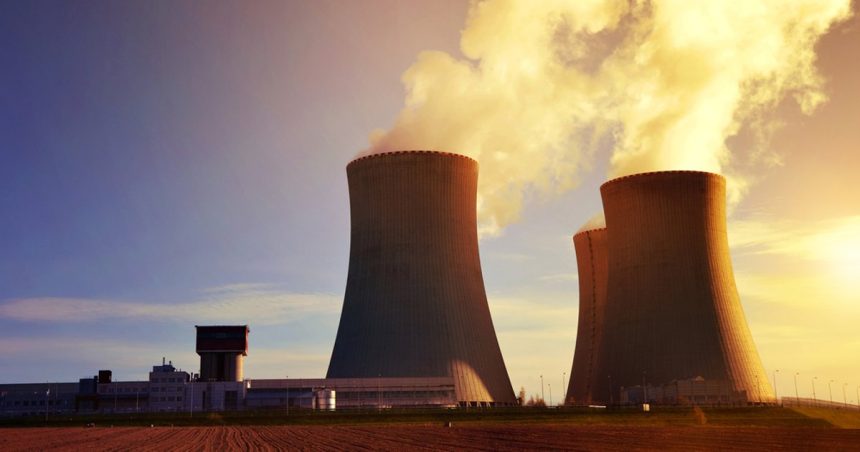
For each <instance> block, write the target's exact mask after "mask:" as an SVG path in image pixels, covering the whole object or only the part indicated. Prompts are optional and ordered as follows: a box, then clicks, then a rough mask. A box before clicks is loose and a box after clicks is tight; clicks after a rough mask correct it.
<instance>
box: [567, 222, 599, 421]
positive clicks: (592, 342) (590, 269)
mask: <svg viewBox="0 0 860 452" xmlns="http://www.w3.org/2000/svg"><path fill="white" fill-rule="evenodd" d="M573 247H574V250H575V251H576V267H577V272H578V275H579V324H578V327H577V329H576V348H575V350H574V354H573V368H572V369H571V371H570V383H568V388H567V397H566V398H565V402H566V403H571V404H577V405H582V404H590V403H592V402H594V401H595V400H602V398H601V397H599V396H598V394H600V392H599V389H604V388H605V386H606V385H605V384H603V383H604V382H603V380H604V379H606V375H604V374H603V372H602V371H601V370H600V369H597V368H596V365H597V357H598V354H599V353H600V343H601V340H602V338H603V318H604V308H605V305H606V279H607V275H608V268H607V259H606V228H599V229H591V230H586V231H581V232H578V233H577V234H576V235H574V236H573ZM606 391H608V389H604V391H603V393H604V394H608V392H606Z"/></svg>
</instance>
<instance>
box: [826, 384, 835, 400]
mask: <svg viewBox="0 0 860 452" xmlns="http://www.w3.org/2000/svg"><path fill="white" fill-rule="evenodd" d="M834 381H836V380H830V381H828V382H827V389H828V390H829V391H830V405H831V406H833V387H832V386H831V385H832V384H833V382H834Z"/></svg>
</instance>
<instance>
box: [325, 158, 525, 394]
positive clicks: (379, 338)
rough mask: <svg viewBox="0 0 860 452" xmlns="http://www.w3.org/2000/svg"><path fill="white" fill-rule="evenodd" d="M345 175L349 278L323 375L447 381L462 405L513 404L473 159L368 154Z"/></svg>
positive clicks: (357, 161) (330, 376)
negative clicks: (490, 294)
mask: <svg viewBox="0 0 860 452" xmlns="http://www.w3.org/2000/svg"><path fill="white" fill-rule="evenodd" d="M347 178H348V181H349V200H350V215H351V221H352V236H351V242H350V255H349V274H348V276H347V283H346V294H345V296H344V302H343V311H342V313H341V318H340V325H339V326H338V331H337V338H336V340H335V344H334V350H333V352H332V357H331V362H330V363H329V368H328V374H327V378H361V377H377V376H383V377H433V376H452V377H454V382H455V390H456V393H457V399H458V400H459V401H460V402H461V403H470V402H475V403H492V404H512V403H514V394H513V390H512V388H511V383H510V380H509V378H508V374H507V371H506V370H505V364H504V361H503V360H502V354H501V351H500V349H499V344H498V341H497V340H496V334H495V330H494V328H493V323H492V319H491V318H490V311H489V306H488V305H487V297H486V293H485V291H484V281H483V277H482V275H481V263H480V258H479V255H478V235H477V220H476V214H475V205H476V204H475V203H476V196H477V183H478V164H477V162H476V161H474V160H472V159H470V158H468V157H465V156H461V155H456V154H449V153H442V152H429V151H416V152H393V153H386V154H375V155H371V156H368V157H362V158H359V159H356V160H354V161H352V162H351V163H350V164H349V165H347Z"/></svg>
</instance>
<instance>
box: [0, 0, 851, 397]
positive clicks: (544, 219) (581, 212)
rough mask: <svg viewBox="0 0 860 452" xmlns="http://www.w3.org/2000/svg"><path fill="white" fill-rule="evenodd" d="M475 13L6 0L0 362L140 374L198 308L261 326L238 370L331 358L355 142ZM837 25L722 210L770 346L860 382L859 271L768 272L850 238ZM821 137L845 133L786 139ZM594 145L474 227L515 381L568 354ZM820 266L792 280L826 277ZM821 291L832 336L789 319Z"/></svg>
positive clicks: (263, 371)
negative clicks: (495, 219)
mask: <svg viewBox="0 0 860 452" xmlns="http://www.w3.org/2000/svg"><path fill="white" fill-rule="evenodd" d="M466 14H467V4H466V2H463V1H445V2H426V3H414V4H412V3H410V4H405V3H402V2H397V1H393V0H392V1H374V2H366V3H365V2H328V1H326V2H274V1H272V2H254V3H253V4H239V3H229V2H206V3H204V2H191V1H187V2H167V1H154V2H121V3H117V2H103V1H92V2H83V1H71V2H60V1H56V2H55V1H26V2H25V1H19V2H5V3H3V4H2V6H0V61H3V66H4V70H2V71H0V362H2V364H0V368H2V372H0V382H25V381H45V380H50V381H73V380H76V379H77V378H81V377H85V376H88V375H92V374H93V373H94V372H96V371H97V370H98V369H102V368H110V369H113V370H114V372H115V375H116V377H117V378H119V379H135V378H144V376H145V373H146V372H147V370H148V366H151V365H153V364H156V363H158V362H160V359H161V357H162V356H166V357H167V358H168V359H172V360H173V361H174V363H175V364H177V365H178V366H180V367H183V368H185V369H195V368H196V365H197V358H196V355H195V354H194V352H193V346H194V345H193V344H194V342H193V335H194V328H193V326H194V325H195V324H205V323H216V322H217V323H249V324H250V326H251V336H250V338H251V350H250V353H249V356H248V358H247V365H246V375H247V376H248V377H250V378H274V377H281V376H284V375H290V376H291V377H320V376H323V375H324V374H325V369H326V367H327V364H328V358H329V354H330V352H331V347H332V345H333V341H334V335H335V332H336V327H337V320H338V316H339V312H340V303H341V297H342V294H343V288H344V285H345V278H346V268H347V261H348V249H349V216H348V214H349V205H348V196H347V187H346V175H345V169H344V168H345V165H346V163H348V162H349V161H350V160H351V159H352V158H353V157H354V156H355V154H356V153H357V152H359V151H360V150H362V149H364V148H366V147H367V144H368V134H369V132H370V131H371V130H373V129H375V128H380V127H383V128H384V127H388V126H390V125H391V124H392V122H393V120H394V118H395V117H396V115H397V114H398V112H399V111H400V109H401V107H402V105H403V87H402V85H401V81H400V77H401V74H402V73H403V71H404V70H406V69H407V68H408V67H409V66H410V65H411V64H412V63H413V62H414V61H415V58H416V55H418V53H419V52H421V51H422V50H426V49H437V50H442V51H445V52H448V53H450V54H452V55H454V56H455V57H462V54H461V52H460V50H459V40H460V30H462V29H463V27H464V23H465V20H466ZM849 25H850V26H846V27H843V28H840V29H839V33H838V34H834V35H832V36H831V35H828V36H827V37H825V40H824V41H823V43H822V45H821V46H819V53H820V59H819V64H820V65H821V67H822V71H823V72H824V74H825V76H826V77H827V78H828V80H829V83H830V85H828V86H829V88H828V90H829V93H830V95H831V101H830V103H828V104H826V105H825V106H824V107H822V108H821V110H819V111H818V112H816V113H815V114H813V115H812V116H802V115H800V114H799V113H797V111H796V108H795V107H792V106H789V105H783V106H780V107H779V108H778V109H777V110H776V113H775V114H777V115H778V116H779V117H780V118H782V120H783V122H784V123H786V124H788V126H789V127H786V128H784V129H782V130H781V131H779V132H777V133H776V134H775V136H774V138H773V143H774V146H777V147H781V148H783V149H784V152H783V153H782V155H783V156H784V162H783V163H782V165H781V166H777V167H775V168H773V169H771V170H769V171H768V172H767V173H765V174H762V175H761V178H760V180H759V181H758V182H757V184H758V185H757V189H756V190H753V191H752V192H751V194H750V195H748V196H747V197H746V198H745V199H744V201H743V202H742V203H741V204H740V205H738V206H737V208H736V210H735V211H734V213H733V215H732V218H730V234H733V236H732V240H733V244H734V246H733V253H734V259H735V271H736V274H737V277H738V284H739V287H740V290H741V298H742V300H744V307H745V309H746V311H747V314H748V317H749V318H750V325H751V329H752V332H753V335H754V337H755V339H756V341H757V344H758V345H759V350H760V353H761V354H762V358H763V361H764V363H765V366H766V367H767V368H768V370H769V371H772V370H773V369H776V368H781V369H788V368H789V367H791V368H796V369H797V371H802V372H804V374H809V375H812V374H813V373H814V374H816V375H820V376H821V377H820V378H825V377H826V378H838V379H841V381H845V382H848V381H856V382H857V383H860V369H858V368H857V365H856V360H854V363H853V364H844V363H843V364H838V363H836V360H835V359H833V358H832V357H833V356H843V355H850V356H857V355H856V353H857V352H858V351H860V342H858V340H857V338H858V336H857V335H856V332H855V331H856V330H854V329H853V327H850V325H848V324H847V323H845V322H842V321H841V320H839V319H838V317H840V314H839V312H840V310H841V309H845V311H844V312H847V313H852V314H855V313H857V310H856V309H857V307H856V302H858V301H860V300H858V299H857V295H856V293H857V291H855V290H853V289H855V288H856V285H854V286H850V288H849V289H850V290H849V289H845V290H839V291H838V293H836V292H834V294H828V295H827V297H828V298H829V299H831V300H834V299H835V300H836V301H833V302H832V303H833V304H828V303H824V304H823V305H819V306H818V307H817V308H816V309H818V311H810V309H812V308H810V307H809V306H808V305H807V304H806V303H802V302H799V301H796V300H788V299H787V298H786V296H784V294H783V293H782V292H778V288H784V287H786V284H785V282H784V280H779V279H775V278H776V276H775V274H774V273H773V269H775V268H776V269H781V268H783V267H785V268H787V269H791V268H797V265H799V264H797V262H796V261H795V260H792V259H800V260H802V261H803V265H806V266H817V267H818V268H820V267H822V265H824V266H826V263H825V264H822V259H824V258H820V259H819V258H816V257H812V258H810V257H809V256H808V253H807V254H803V253H804V251H803V250H799V251H798V250H797V249H795V248H791V247H786V246H784V245H785V243H788V242H791V243H797V242H796V240H795V239H796V238H797V237H798V236H801V237H803V238H804V240H806V239H807V238H808V239H809V240H812V241H813V242H815V240H814V239H815V237H818V235H815V234H817V233H819V232H821V231H824V232H821V234H819V235H821V237H824V238H823V239H821V240H829V238H830V237H833V236H834V235H833V234H836V235H835V236H836V237H839V234H843V236H845V237H848V238H850V240H855V239H856V240H857V241H853V242H852V241H849V242H848V244H847V245H845V246H847V247H851V250H854V251H856V248H855V246H857V245H860V239H858V238H857V237H860V235H858V234H857V232H856V231H857V230H858V229H857V228H858V227H860V222H857V221H856V216H857V215H860V210H858V208H857V205H860V204H858V202H860V198H858V192H860V190H858V187H857V182H856V174H854V173H856V168H857V166H856V165H855V164H857V163H860V162H858V160H857V152H856V144H857V142H858V138H860V137H858V132H857V127H856V118H857V117H858V116H856V115H858V114H860V109H858V105H860V93H858V90H857V88H856V80H857V78H856V77H857V76H858V68H860V65H858V64H857V63H856V54H857V44H856V43H857V42H860V41H858V40H857V39H856V38H857V36H858V27H857V21H856V19H852V21H851V24H849ZM846 55H853V56H854V57H855V58H854V61H855V62H854V63H853V65H852V64H849V63H850V61H849V63H844V61H845V59H846V58H848V57H846ZM852 115H854V116H852ZM852 117H853V118H854V121H851V118H852ZM815 137H831V138H832V139H833V140H836V139H838V140H839V141H838V143H836V142H834V143H833V144H832V145H831V146H830V147H831V148H838V149H836V151H833V152H832V153H830V154H827V155H826V156H825V157H824V158H821V157H817V156H816V154H815V153H812V152H807V151H804V150H801V149H799V146H800V144H804V145H805V144H807V141H812V140H814V139H815ZM833 137H835V138H833ZM804 140H807V141H804ZM798 143H799V144H798ZM793 146H796V147H793ZM850 149H853V150H850ZM852 165H854V166H852ZM607 168H608V158H607V156H606V155H604V154H600V153H598V154H597V155H596V156H595V157H594V158H593V159H591V160H590V161H588V162H587V165H586V168H584V169H583V171H582V174H581V175H580V183H579V185H578V186H577V187H576V189H575V190H571V191H567V192H565V193H562V194H559V195H555V196H545V195H540V194H538V193H532V192H528V193H526V204H525V208H524V211H523V212H522V214H521V217H522V220H521V221H519V222H516V223H514V224H512V225H510V226H508V227H507V228H506V229H505V230H504V231H503V233H502V235H501V236H499V237H493V238H485V239H482V241H481V254H482V255H481V257H482V262H483V267H484V278H485V281H486V285H487V290H488V295H489V298H490V304H491V310H492V312H493V316H494V322H495V325H496V329H497V333H498V336H499V340H500V343H501V345H502V350H503V353H504V355H505V359H506V363H507V366H508V370H509V372H510V373H511V376H512V380H513V383H514V385H515V387H516V388H519V386H526V387H527V389H529V392H531V393H533V392H538V391H539V386H538V383H537V381H538V376H539V375H541V374H544V375H545V376H547V379H549V378H550V376H552V378H553V379H555V380H558V381H557V382H556V383H557V386H556V385H555V384H554V385H553V386H556V387H557V388H559V387H561V380H562V373H567V374H568V375H567V376H568V377H569V372H570V365H571V360H572V356H573V344H574V338H575V334H576V331H575V330H576V328H575V325H576V312H577V308H578V305H577V283H576V277H575V275H576V266H575V259H574V256H573V253H572V246H571V242H570V236H571V234H572V233H573V232H574V231H576V230H577V229H578V228H579V226H580V225H581V224H582V223H584V222H585V221H586V220H587V219H588V218H589V217H590V216H591V215H592V214H593V213H594V212H596V211H597V210H599V206H600V201H599V196H598V194H597V193H598V192H597V189H598V186H599V184H600V183H601V182H603V181H604V180H605V177H606V173H607ZM846 168H855V170H851V171H849V170H848V169H846ZM798 181H801V182H802V183H799V182H798ZM804 185H805V186H806V187H807V188H803V186H804ZM810 191H811V192H812V193H809V192H810ZM804 196H806V198H803V197H804ZM799 198H802V206H800V207H798V205H797V204H798V203H797V202H795V201H793V199H799ZM816 199H827V200H828V201H827V202H815V200H816ZM846 225H847V226H846ZM733 231H737V232H733ZM833 231H835V232H833ZM776 232H779V233H776ZM831 232H833V233H832V234H830V233H831ZM825 233H827V234H830V235H827V234H825ZM810 237H812V238H810ZM803 243H805V242H803ZM815 243H818V242H815ZM801 254H803V256H802V257H798V256H799V255H801ZM847 259H848V262H851V263H855V262H858V261H856V260H853V259H855V256H854V254H851V255H850V256H848V258H847ZM825 260H826V259H825ZM804 268H806V267H804ZM785 271H786V272H789V270H785ZM825 273H826V274H824V276H822V278H824V279H816V280H814V281H813V280H810V282H809V284H807V285H805V286H803V287H802V288H797V287H792V291H793V292H794V293H798V292H802V291H803V290H806V291H808V293H820V292H816V291H817V290H818V288H820V287H821V285H823V284H827V282H825V279H826V278H829V277H830V276H832V272H825ZM827 281H829V280H827ZM775 294H778V295H779V296H775ZM822 306H823V307H822ZM822 309H823V310H824V311H823V312H821V310H822ZM810 312H818V313H817V314H815V315H819V316H821V317H820V318H819V317H816V318H815V321H816V322H818V323H820V324H823V325H827V327H826V328H824V329H825V330H829V331H830V333H831V334H830V335H827V334H824V333H822V331H821V330H820V329H816V328H814V327H809V326H808V325H804V326H803V328H801V327H800V326H799V325H798V323H797V321H796V320H797V319H801V318H809V316H810V315H811V314H810ZM775 313H777V314H775ZM779 313H781V314H779ZM834 318H837V319H836V320H834ZM774 319H776V320H774ZM810 328H811V329H810ZM816 338H818V339H816ZM815 341H819V342H815ZM798 342H800V343H801V345H799V346H798V345H796V344H797V343H798ZM793 344H795V345H793ZM810 344H811V345H810ZM803 347H808V348H809V347H811V348H810V349H809V350H807V351H802V350H804V349H803ZM796 350H801V351H802V352H800V356H801V357H807V361H806V362H802V363H797V362H796V361H797V358H795V355H796V353H794V351H796ZM816 350H828V352H827V353H825V355H826V356H827V357H828V358H827V359H822V360H815V359H813V357H814V356H817V354H820V353H817V352H816ZM786 372H787V371H783V373H786ZM555 393H556V398H558V394H560V391H559V390H558V389H556V392H555Z"/></svg>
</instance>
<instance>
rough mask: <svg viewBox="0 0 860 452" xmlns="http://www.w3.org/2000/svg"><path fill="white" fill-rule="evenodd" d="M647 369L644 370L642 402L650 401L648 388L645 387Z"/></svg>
mask: <svg viewBox="0 0 860 452" xmlns="http://www.w3.org/2000/svg"><path fill="white" fill-rule="evenodd" d="M645 388H646V386H645V371H644V370H643V371H642V403H643V404H646V403H648V390H647V389H645Z"/></svg>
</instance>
